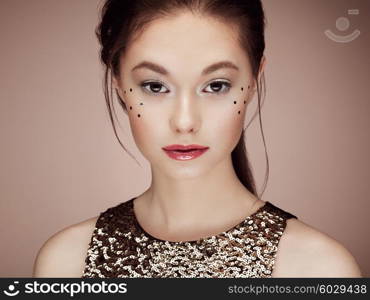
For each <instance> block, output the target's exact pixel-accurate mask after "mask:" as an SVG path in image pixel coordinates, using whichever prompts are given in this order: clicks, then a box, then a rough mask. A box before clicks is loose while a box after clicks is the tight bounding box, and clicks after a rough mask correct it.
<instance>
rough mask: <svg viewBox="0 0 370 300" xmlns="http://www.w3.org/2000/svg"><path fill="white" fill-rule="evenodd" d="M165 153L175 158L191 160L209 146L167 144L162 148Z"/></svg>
mask: <svg viewBox="0 0 370 300" xmlns="http://www.w3.org/2000/svg"><path fill="white" fill-rule="evenodd" d="M162 149H163V150H164V151H165V152H166V154H167V155H168V156H169V157H170V158H172V159H175V160H191V159H194V158H197V157H199V156H200V155H202V154H203V153H204V152H206V151H207V150H208V149H209V147H206V146H200V145H194V144H193V145H169V146H166V147H163V148H162Z"/></svg>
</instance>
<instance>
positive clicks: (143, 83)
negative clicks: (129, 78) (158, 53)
mask: <svg viewBox="0 0 370 300" xmlns="http://www.w3.org/2000/svg"><path fill="white" fill-rule="evenodd" d="M214 83H217V84H219V83H221V84H223V85H225V86H226V88H227V91H229V90H230V88H231V87H232V85H231V83H230V82H228V81H226V80H214V81H212V82H210V83H208V85H207V87H208V86H210V85H211V84H214ZM150 84H157V85H162V83H161V82H160V81H154V80H151V81H144V82H141V83H140V86H141V87H142V88H143V86H146V85H150ZM249 89H250V85H248V90H249ZM240 90H241V92H243V91H244V87H243V86H242V87H241V88H240ZM129 91H130V92H132V91H133V89H132V88H130V89H129ZM124 93H125V94H126V90H124ZM149 93H150V92H149ZM166 93H168V92H166ZM220 93H225V92H219V91H216V92H214V94H220ZM151 94H154V95H158V94H161V93H151ZM233 103H234V105H236V104H237V100H233ZM243 103H244V104H246V103H247V101H246V100H243ZM143 105H144V103H143V102H140V106H143ZM130 110H132V106H130ZM240 113H241V111H240V110H238V114H239V115H240ZM137 117H138V118H140V117H141V114H137Z"/></svg>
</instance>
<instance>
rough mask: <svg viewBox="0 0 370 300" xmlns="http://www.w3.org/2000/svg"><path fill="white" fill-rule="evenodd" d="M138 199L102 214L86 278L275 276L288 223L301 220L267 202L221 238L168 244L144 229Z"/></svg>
mask: <svg viewBox="0 0 370 300" xmlns="http://www.w3.org/2000/svg"><path fill="white" fill-rule="evenodd" d="M134 199H135V198H132V199H130V200H128V201H126V202H123V203H120V204H118V205H116V206H114V207H111V208H108V209H107V210H106V211H104V212H102V213H101V214H100V215H99V218H98V220H97V222H96V225H95V229H94V231H93V234H92V237H91V240H90V243H89V247H88V251H87V256H86V259H85V268H84V271H83V274H82V278H94V277H100V278H115V277H121V278H135V277H139V278H156V277H157V278H159V277H172V278H174V277H176V278H194V277H199V278H202V277H206V278H235V277H239V278H253V277H259V278H263V277H271V274H272V271H273V267H274V261H275V258H276V254H277V249H278V244H279V240H280V238H281V236H282V235H283V232H284V229H285V227H286V220H287V219H289V218H297V217H296V216H295V215H293V214H290V213H289V212H286V211H284V210H282V209H280V208H278V207H276V206H275V205H273V204H272V203H270V202H268V201H265V204H264V205H263V206H262V207H260V208H259V209H258V210H257V211H256V212H255V213H253V214H252V215H250V216H248V217H247V218H246V219H245V220H243V221H242V222H241V223H239V224H238V225H236V226H234V227H233V228H231V229H229V230H227V231H224V232H222V233H220V234H218V235H215V236H210V237H207V238H202V239H199V240H196V241H179V242H173V241H164V240H160V239H157V238H155V237H153V236H151V235H150V234H148V233H147V232H145V231H144V230H143V228H142V227H141V226H140V224H139V223H138V221H137V219H136V217H135V213H134V210H133V200H134Z"/></svg>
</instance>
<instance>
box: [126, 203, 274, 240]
mask: <svg viewBox="0 0 370 300" xmlns="http://www.w3.org/2000/svg"><path fill="white" fill-rule="evenodd" d="M135 199H136V197H135V198H132V199H130V200H129V201H128V204H129V208H130V213H131V215H132V218H133V221H134V224H135V226H136V227H137V228H138V229H139V230H140V231H141V232H142V233H143V234H144V235H146V236H147V237H149V238H150V239H152V240H154V241H157V242H162V243H170V244H185V243H198V242H200V241H203V240H210V239H212V238H217V237H220V236H222V235H226V234H228V233H230V232H232V231H234V230H235V229H238V228H240V227H241V226H242V225H243V224H244V223H246V222H247V221H250V220H251V219H253V218H254V217H255V216H256V215H257V214H258V213H260V212H261V211H263V210H265V209H266V208H267V207H268V206H270V202H269V201H265V204H264V205H262V206H260V207H259V208H258V209H257V210H256V211H255V212H254V213H252V214H250V215H249V216H247V217H245V218H244V219H243V220H242V221H241V222H239V223H238V224H236V225H234V226H232V227H231V228H229V229H227V230H225V231H222V232H220V233H218V234H214V235H211V236H206V237H202V238H199V239H197V240H191V241H169V240H163V239H160V238H157V237H155V236H153V235H151V234H150V233H149V232H147V231H146V230H145V229H144V228H143V227H142V226H141V225H140V223H139V221H138V219H137V218H136V214H135V210H134V200H135Z"/></svg>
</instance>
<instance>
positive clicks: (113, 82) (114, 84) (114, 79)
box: [112, 76, 125, 102]
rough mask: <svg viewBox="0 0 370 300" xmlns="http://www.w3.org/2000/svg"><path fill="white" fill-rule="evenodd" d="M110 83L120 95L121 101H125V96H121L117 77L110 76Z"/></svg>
mask: <svg viewBox="0 0 370 300" xmlns="http://www.w3.org/2000/svg"><path fill="white" fill-rule="evenodd" d="M112 85H113V88H114V89H115V90H116V92H117V93H118V95H119V96H120V98H121V99H122V101H123V102H125V98H124V97H123V92H122V88H121V85H120V84H119V81H118V79H117V78H116V77H114V76H113V77H112Z"/></svg>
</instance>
